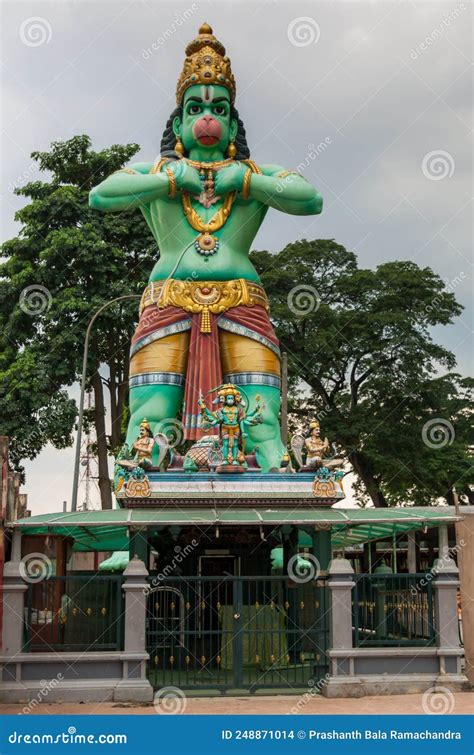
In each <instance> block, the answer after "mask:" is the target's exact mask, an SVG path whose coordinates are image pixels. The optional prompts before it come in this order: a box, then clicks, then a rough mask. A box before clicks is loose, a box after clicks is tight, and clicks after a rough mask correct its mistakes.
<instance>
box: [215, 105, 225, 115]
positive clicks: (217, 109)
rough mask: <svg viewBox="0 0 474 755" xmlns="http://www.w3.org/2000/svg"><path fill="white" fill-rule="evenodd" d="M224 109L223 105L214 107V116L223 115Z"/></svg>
mask: <svg viewBox="0 0 474 755" xmlns="http://www.w3.org/2000/svg"><path fill="white" fill-rule="evenodd" d="M225 114H226V109H225V107H224V105H216V106H215V108H214V115H225Z"/></svg>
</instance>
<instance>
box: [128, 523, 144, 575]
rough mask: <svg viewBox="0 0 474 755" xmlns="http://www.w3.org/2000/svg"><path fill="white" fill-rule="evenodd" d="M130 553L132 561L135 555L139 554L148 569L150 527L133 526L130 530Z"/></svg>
mask: <svg viewBox="0 0 474 755" xmlns="http://www.w3.org/2000/svg"><path fill="white" fill-rule="evenodd" d="M128 548H129V555H130V561H131V560H132V559H133V557H134V556H138V558H139V559H140V561H143V563H144V564H145V566H146V568H147V569H148V550H149V544H148V528H147V527H133V528H132V529H131V530H130V539H129V545H128Z"/></svg>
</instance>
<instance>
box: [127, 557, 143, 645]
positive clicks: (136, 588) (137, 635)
mask: <svg viewBox="0 0 474 755" xmlns="http://www.w3.org/2000/svg"><path fill="white" fill-rule="evenodd" d="M123 576H124V577H125V582H124V584H123V591H124V592H125V637H124V648H123V649H124V650H125V651H126V652H130V653H144V652H145V648H146V640H145V622H146V598H147V588H148V583H147V581H146V578H147V577H148V570H147V568H146V566H145V564H144V563H143V561H140V559H139V558H138V557H137V556H134V557H133V558H132V560H131V561H129V562H128V565H127V568H126V569H125V571H124V573H123Z"/></svg>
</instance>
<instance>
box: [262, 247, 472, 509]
mask: <svg viewBox="0 0 474 755" xmlns="http://www.w3.org/2000/svg"><path fill="white" fill-rule="evenodd" d="M252 260H253V262H254V264H255V265H256V267H257V269H258V270H259V273H260V276H261V278H262V282H263V285H264V286H265V288H266V291H267V293H268V295H269V298H270V306H271V316H272V320H273V322H274V323H275V326H276V329H277V332H278V335H279V337H280V340H281V342H282V347H283V348H284V349H285V350H286V351H287V352H288V360H289V370H290V386H291V398H292V407H291V408H292V410H293V411H296V412H297V413H299V414H300V415H303V414H305V415H306V416H307V415H308V413H311V411H314V412H315V413H316V414H317V415H318V416H320V418H321V419H322V420H323V429H324V431H325V432H326V433H327V434H328V436H329V438H330V439H331V440H332V441H333V442H336V443H337V444H338V445H339V446H341V447H342V448H343V449H344V451H345V454H346V458H347V460H348V461H349V462H350V464H351V465H352V468H353V470H354V471H355V473H356V475H357V476H358V478H359V480H360V482H361V483H362V490H359V492H360V494H361V496H362V498H363V497H364V493H365V494H366V495H368V496H370V498H371V500H372V501H373V503H374V505H375V506H387V505H388V504H389V503H393V502H395V501H396V500H405V501H406V500H407V498H412V499H416V500H419V499H420V497H422V496H421V493H420V491H421V489H424V490H425V495H424V502H426V501H427V497H428V496H430V497H431V499H432V498H433V497H436V496H439V495H448V493H449V488H448V487H447V485H448V480H450V482H449V485H450V488H451V489H452V485H453V481H454V480H456V479H459V477H458V476H459V468H460V466H463V468H464V467H465V466H466V463H467V459H466V454H467V448H468V441H467V438H466V433H465V432H464V431H463V432H461V431H460V432H459V438H460V441H459V443H457V444H456V445H455V446H453V445H450V446H449V449H450V451H449V454H447V455H446V456H445V461H446V460H447V458H448V455H449V456H450V460H449V465H450V470H449V471H447V470H446V469H445V468H444V467H443V464H442V463H440V461H439V459H438V460H437V461H436V463H435V462H434V461H433V459H431V462H430V465H429V469H430V472H429V474H428V473H425V474H423V475H420V469H419V465H418V461H417V462H416V463H415V461H414V460H415V458H416V459H417V460H418V459H421V458H424V459H427V455H428V454H429V452H430V449H429V448H428V447H427V446H426V445H425V444H424V442H423V435H422V428H423V424H424V423H425V422H427V421H429V420H430V419H431V418H432V417H441V418H443V416H444V417H445V419H446V420H449V421H450V422H452V423H453V424H454V425H455V426H457V424H458V423H459V424H464V421H465V419H464V416H465V414H464V413H465V412H467V411H468V410H469V402H468V399H467V396H466V395H463V389H464V387H465V386H463V385H462V383H461V382H460V379H459V376H456V375H454V374H451V371H452V370H453V368H454V366H455V359H454V356H453V354H451V352H449V351H448V350H446V349H444V348H442V347H441V346H439V345H437V344H436V343H434V341H433V339H432V338H431V335H430V328H431V327H432V326H434V325H439V324H443V325H446V324H448V323H450V322H452V320H453V318H454V317H455V316H456V315H458V314H459V313H460V312H461V307H460V305H459V304H457V302H456V301H455V298H454V296H453V294H452V293H449V292H447V291H445V290H444V284H443V282H442V280H441V279H440V278H439V276H437V275H436V274H435V273H434V272H433V271H432V270H431V269H430V268H420V267H418V266H417V265H416V264H415V263H413V262H390V263H385V264H383V265H380V266H378V267H377V268H376V269H375V270H364V269H359V268H358V266H357V260H356V257H355V255H354V254H352V253H351V252H348V251H347V250H346V249H344V247H342V246H340V245H339V244H337V243H335V242H334V241H333V240H320V241H305V240H303V241H299V242H296V243H293V244H290V245H288V246H287V247H286V248H285V249H284V250H283V251H282V252H280V253H279V254H277V255H271V254H269V253H268V252H266V251H261V252H254V253H253V254H252ZM440 370H445V371H447V374H445V375H444V376H443V378H442V379H440V378H439V375H438V373H439V371H440ZM301 386H303V391H301ZM308 389H309V393H308ZM449 397H451V398H449ZM448 399H449V400H452V401H454V402H455V403H456V407H457V408H456V412H455V414H453V413H452V412H450V413H449V416H447V415H446V414H445V413H444V414H443V412H447V411H448V404H447V401H448ZM471 407H472V404H471ZM451 408H453V405H451ZM433 412H434V414H433ZM461 438H462V440H461ZM427 469H428V467H427ZM430 475H431V482H430V485H429V486H427V484H426V480H427V478H428V477H429V476H430ZM463 479H464V477H463ZM443 491H444V492H443Z"/></svg>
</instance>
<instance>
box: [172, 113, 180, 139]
mask: <svg viewBox="0 0 474 755" xmlns="http://www.w3.org/2000/svg"><path fill="white" fill-rule="evenodd" d="M173 133H174V135H175V136H176V138H178V137H180V136H181V118H180V117H179V115H176V116H175V117H174V118H173Z"/></svg>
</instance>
